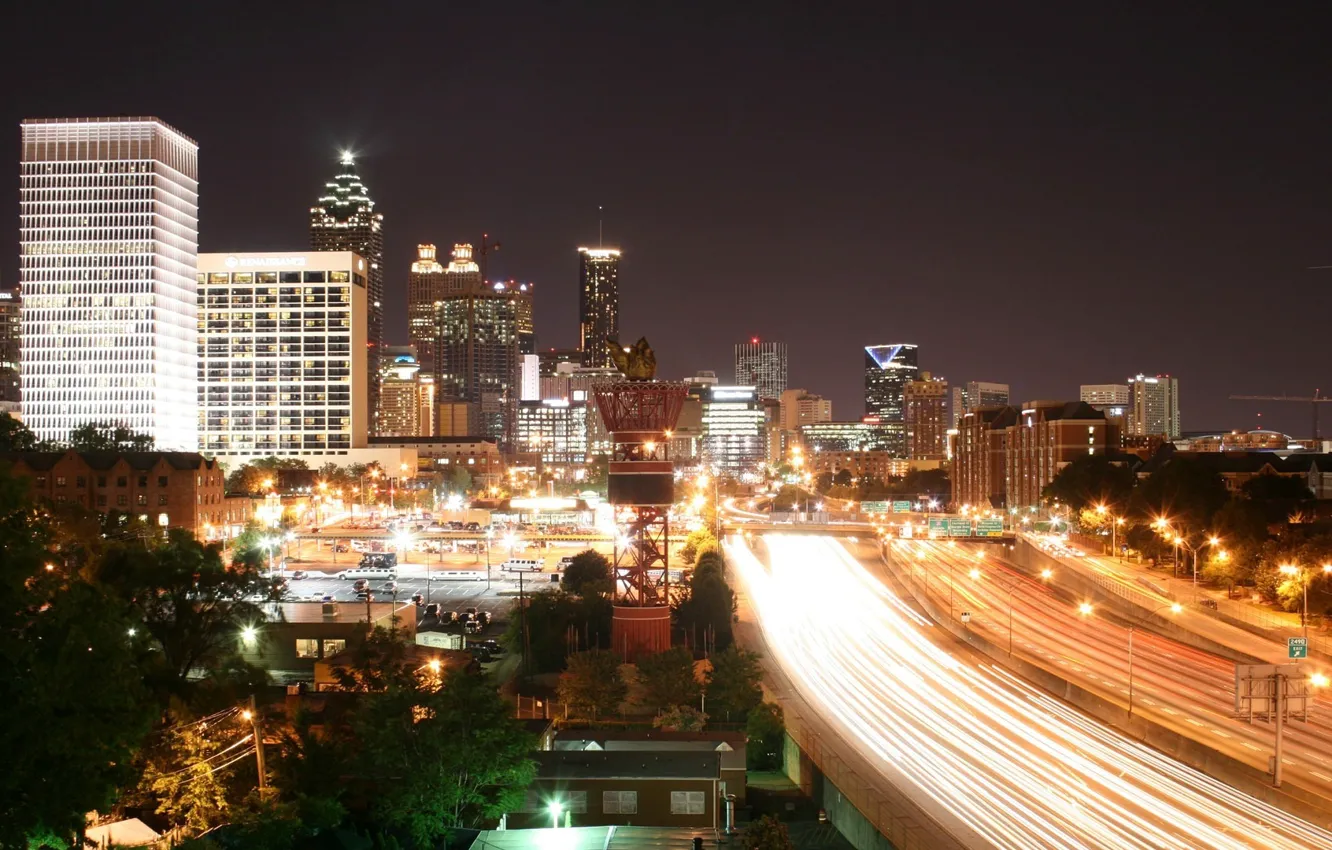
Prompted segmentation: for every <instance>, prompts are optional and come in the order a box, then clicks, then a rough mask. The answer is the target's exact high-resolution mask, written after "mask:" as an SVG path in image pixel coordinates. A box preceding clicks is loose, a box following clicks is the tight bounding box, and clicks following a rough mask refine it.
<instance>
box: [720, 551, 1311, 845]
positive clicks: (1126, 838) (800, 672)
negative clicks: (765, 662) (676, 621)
mask: <svg viewBox="0 0 1332 850" xmlns="http://www.w3.org/2000/svg"><path fill="white" fill-rule="evenodd" d="M765 539H766V541H767V544H768V551H769V553H770V555H771V560H772V569H771V574H769V573H768V572H767V571H765V570H764V568H763V566H762V565H761V564H759V563H758V561H757V560H756V559H755V558H753V556H752V554H751V553H750V552H749V551H748V550H747V549H746V548H744V547H743V545H741V544H739V543H738V542H732V543H731V544H730V545H729V546H728V549H729V550H730V551H731V553H732V554H733V556H734V557H733V558H732V563H733V564H734V565H735V567H736V569H737V571H739V572H740V573H741V575H742V576H743V577H744V579H745V583H746V585H747V587H748V588H749V592H750V597H751V599H752V600H753V603H754V606H755V609H756V611H758V612H759V613H760V615H761V617H762V620H763V622H764V623H765V624H766V626H767V627H766V628H765V634H766V636H767V639H768V643H769V647H770V649H771V650H772V654H773V656H774V660H776V661H777V662H778V663H779V664H780V665H781V666H782V668H783V669H784V670H786V672H787V674H788V676H789V677H790V678H791V680H792V682H793V683H794V684H796V686H797V688H798V689H799V691H800V692H801V694H802V696H803V697H804V698H805V699H806V700H807V701H809V702H810V704H811V705H812V706H816V707H817V708H818V709H819V711H820V714H822V715H823V716H824V717H825V718H826V719H827V720H829V721H831V725H832V726H833V728H834V729H837V730H838V731H840V732H841V733H842V734H843V735H844V737H845V738H846V740H847V741H848V742H850V741H854V742H855V743H856V744H858V745H859V746H861V747H864V748H865V749H866V750H867V751H868V752H869V753H871V754H873V755H875V756H877V757H879V758H880V759H883V760H884V761H885V762H886V763H888V764H891V766H892V767H891V768H888V769H887V772H888V775H889V776H890V778H891V777H893V776H896V777H898V778H897V780H896V781H897V782H898V784H904V783H902V782H901V777H905V778H906V780H907V782H908V783H909V784H910V785H914V786H915V787H916V788H917V789H918V790H919V791H920V792H922V793H924V794H925V795H926V796H927V797H928V798H929V799H931V800H933V801H935V802H936V803H937V804H939V805H941V806H943V807H945V808H946V809H947V811H948V813H949V814H950V815H951V816H952V817H954V818H956V820H957V822H958V823H960V824H962V825H964V826H965V827H966V828H967V829H970V830H971V831H972V832H974V833H975V835H976V836H978V837H980V838H981V839H982V840H983V841H985V842H988V843H989V844H992V845H995V846H1002V847H1018V848H1027V847H1031V848H1038V847H1069V848H1073V847H1116V848H1119V847H1124V848H1134V847H1142V848H1156V847H1171V848H1174V847H1186V846H1188V847H1200V848H1201V847H1206V848H1232V847H1234V848H1240V847H1248V846H1254V844H1255V843H1256V844H1258V845H1260V846H1264V847H1276V848H1296V847H1301V848H1302V847H1327V848H1332V834H1329V833H1327V832H1324V831H1323V830H1321V829H1318V828H1317V827H1315V826H1313V825H1311V824H1308V823H1305V822H1304V821H1301V820H1299V819H1298V818H1295V817H1293V816H1290V815H1287V814H1286V813H1284V812H1282V811H1280V810H1278V809H1275V808H1273V807H1271V806H1268V805H1266V804H1264V803H1262V802H1261V801H1259V800H1257V799H1255V798H1252V797H1249V796H1247V795H1245V794H1242V793H1240V792H1238V791H1235V790H1234V789H1231V788H1229V787H1227V786H1225V785H1223V784H1221V783H1219V782H1217V781H1215V780H1212V779H1210V778H1209V777H1206V776H1204V775H1202V774H1200V773H1198V772H1197V771H1194V770H1192V769H1191V768H1188V767H1186V766H1184V765H1181V764H1179V763H1177V762H1174V761H1172V760H1170V759H1168V758H1166V757H1165V756H1162V755H1161V754H1159V753H1156V752H1154V751H1151V750H1149V749H1147V748H1146V747H1143V746H1142V745H1139V744H1136V743H1135V742H1133V741H1131V740H1129V739H1127V738H1123V737H1122V736H1120V735H1118V734H1117V733H1115V732H1113V731H1112V730H1109V729H1106V728H1104V727H1101V726H1099V725H1097V724H1095V723H1094V722H1092V721H1088V720H1087V719H1086V718H1084V717H1082V716H1081V715H1079V714H1077V713H1076V712H1074V711H1072V710H1071V709H1069V708H1067V707H1066V706H1063V705H1062V704H1060V703H1058V702H1057V701H1055V700H1052V699H1051V698H1049V697H1048V696H1046V695H1045V694H1043V693H1041V692H1039V691H1036V690H1035V689H1033V688H1031V687H1030V686H1028V685H1026V684H1025V683H1023V682H1021V681H1020V680H1017V679H1016V678H1015V677H1013V676H1012V675H1011V674H1009V673H1007V672H1006V671H1003V670H999V669H997V668H994V669H992V668H990V667H989V666H988V665H985V666H981V667H979V668H978V667H974V666H972V665H970V664H964V663H962V662H960V661H958V660H957V659H955V658H953V657H952V656H951V655H950V654H948V653H947V651H945V650H944V649H943V648H941V647H939V646H936V645H935V644H934V643H932V642H931V641H930V640H929V639H928V637H927V635H929V634H931V632H929V631H927V629H928V628H929V626H928V624H927V622H926V621H924V620H922V618H920V616H919V615H918V614H916V613H915V612H914V611H912V610H911V609H910V608H909V607H908V606H907V605H906V603H905V602H903V601H902V600H900V599H898V598H897V597H896V596H895V595H894V594H893V593H892V592H891V591H890V590H888V588H886V587H885V586H884V585H883V584H882V583H881V582H879V581H878V580H877V579H876V578H874V576H873V575H872V574H870V573H869V571H867V570H866V569H865V568H864V567H863V566H861V565H860V564H859V562H858V561H856V560H855V559H854V558H852V557H851V555H850V553H849V552H847V551H846V550H845V549H844V548H842V547H841V546H840V545H837V544H835V543H833V542H831V541H829V540H828V539H826V538H816V537H800V536H791V535H780V534H770V535H766V537H765ZM933 634H937V632H935V633H933ZM887 767H888V765H887V764H886V765H885V768H887ZM903 790H904V791H910V790H911V789H910V787H904V788H903ZM927 808H929V807H928V806H927Z"/></svg>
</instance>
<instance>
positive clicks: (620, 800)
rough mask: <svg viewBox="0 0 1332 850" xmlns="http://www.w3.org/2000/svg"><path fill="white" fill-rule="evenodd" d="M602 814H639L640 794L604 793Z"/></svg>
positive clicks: (625, 792) (633, 792) (626, 792)
mask: <svg viewBox="0 0 1332 850" xmlns="http://www.w3.org/2000/svg"><path fill="white" fill-rule="evenodd" d="M601 812H602V814H606V815H636V814H638V792H637V791H602V792H601Z"/></svg>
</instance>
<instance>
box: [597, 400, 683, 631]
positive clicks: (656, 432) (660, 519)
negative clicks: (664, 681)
mask: <svg viewBox="0 0 1332 850" xmlns="http://www.w3.org/2000/svg"><path fill="white" fill-rule="evenodd" d="M592 394H593V396H594V397H595V398H596V401H597V409H598V410H599V411H600V412H601V418H602V420H603V421H604V422H605V423H606V430H607V431H609V432H610V433H611V439H612V442H613V449H612V453H611V459H610V470H609V474H608V477H607V487H606V489H607V501H609V502H610V503H611V505H612V506H613V507H614V508H615V518H616V524H617V525H618V526H619V527H620V528H621V529H622V530H623V537H622V539H617V540H616V543H615V559H614V575H615V588H616V593H617V594H618V595H619V599H618V601H617V603H616V607H615V614H614V620H613V621H612V639H613V641H614V645H615V649H616V650H617V651H622V652H624V654H625V655H626V656H630V657H634V656H638V655H641V654H646V653H651V652H660V651H662V650H664V649H668V648H669V647H670V642H671V621H670V608H669V607H668V602H669V591H670V548H669V546H668V540H669V534H670V521H669V512H670V507H671V504H672V503H673V502H674V501H675V465H674V464H673V463H672V462H671V459H670V452H669V450H668V448H667V442H668V439H669V438H668V437H667V432H668V431H670V430H671V429H673V428H674V427H675V423H676V420H678V419H679V418H680V409H681V408H682V407H683V406H684V400H685V396H686V395H687V394H688V385H687V384H685V383H684V382H682V381H616V382H612V383H604V384H597V385H596V386H595V387H593V389H592ZM636 609H637V610H636Z"/></svg>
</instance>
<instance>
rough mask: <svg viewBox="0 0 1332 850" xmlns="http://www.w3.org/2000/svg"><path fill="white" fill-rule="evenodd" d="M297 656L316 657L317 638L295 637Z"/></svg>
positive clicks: (317, 648)
mask: <svg viewBox="0 0 1332 850" xmlns="http://www.w3.org/2000/svg"><path fill="white" fill-rule="evenodd" d="M296 657H297V658H318V657H319V640H318V639H317V638H296Z"/></svg>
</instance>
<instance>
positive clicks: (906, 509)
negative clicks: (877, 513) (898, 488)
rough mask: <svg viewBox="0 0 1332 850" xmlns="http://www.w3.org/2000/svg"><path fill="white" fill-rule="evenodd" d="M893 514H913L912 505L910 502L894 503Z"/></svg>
mask: <svg viewBox="0 0 1332 850" xmlns="http://www.w3.org/2000/svg"><path fill="white" fill-rule="evenodd" d="M893 513H895V514H909V513H911V503H910V502H893Z"/></svg>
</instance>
